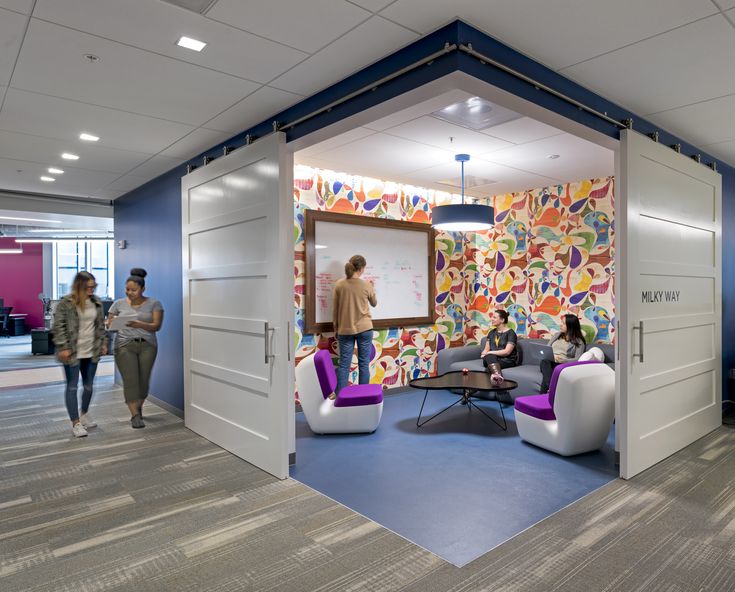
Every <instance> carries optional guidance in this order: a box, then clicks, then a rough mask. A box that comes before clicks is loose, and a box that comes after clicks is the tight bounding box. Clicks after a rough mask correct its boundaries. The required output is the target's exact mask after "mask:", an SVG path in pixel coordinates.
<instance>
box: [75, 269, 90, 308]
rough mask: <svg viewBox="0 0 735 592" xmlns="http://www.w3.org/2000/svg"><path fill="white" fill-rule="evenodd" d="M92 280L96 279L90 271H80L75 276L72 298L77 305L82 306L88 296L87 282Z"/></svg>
mask: <svg viewBox="0 0 735 592" xmlns="http://www.w3.org/2000/svg"><path fill="white" fill-rule="evenodd" d="M90 280H92V281H93V282H94V281H96V280H95V279H94V276H93V275H92V274H91V273H89V272H88V271H80V272H79V273H78V274H77V275H75V276H74V281H73V282H72V284H71V299H72V300H73V301H74V304H75V305H76V306H77V307H81V306H82V303H83V302H84V300H85V299H86V298H87V284H88V283H89V281H90Z"/></svg>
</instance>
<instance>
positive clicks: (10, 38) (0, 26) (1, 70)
mask: <svg viewBox="0 0 735 592" xmlns="http://www.w3.org/2000/svg"><path fill="white" fill-rule="evenodd" d="M27 22H28V17H26V16H23V15H22V14H18V13H17V12H11V11H9V10H3V9H2V8H0V85H6V84H8V82H10V75H11V74H12V73H13V66H14V65H15V59H16V58H17V57H18V51H20V44H21V43H22V42H23V32H24V31H25V28H26V23H27Z"/></svg>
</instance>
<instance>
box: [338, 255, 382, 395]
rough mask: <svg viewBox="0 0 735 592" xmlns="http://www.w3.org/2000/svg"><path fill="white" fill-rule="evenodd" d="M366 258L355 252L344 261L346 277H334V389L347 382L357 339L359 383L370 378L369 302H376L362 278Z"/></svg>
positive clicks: (370, 319)
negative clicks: (336, 347) (336, 361)
mask: <svg viewBox="0 0 735 592" xmlns="http://www.w3.org/2000/svg"><path fill="white" fill-rule="evenodd" d="M366 265H367V262H366V261H365V257H363V256H362V255H354V256H352V257H350V260H349V261H348V262H347V263H346V264H345V277H344V278H343V279H341V280H337V283H336V284H335V285H334V292H333V294H332V314H333V317H332V321H333V323H334V332H335V334H336V335H337V342H338V343H339V368H338V369H337V388H336V390H335V393H337V394H339V391H340V390H342V388H343V387H345V386H347V377H348V376H349V374H350V365H351V364H352V354H353V352H354V351H355V342H357V369H358V381H359V383H360V384H368V383H369V382H370V348H371V346H372V344H373V320H372V318H371V317H370V308H369V307H368V304H369V305H370V306H377V304H378V299H377V297H376V296H375V288H373V284H372V283H370V282H366V281H365V280H363V279H362V277H361V276H362V274H363V272H364V271H365V266H366Z"/></svg>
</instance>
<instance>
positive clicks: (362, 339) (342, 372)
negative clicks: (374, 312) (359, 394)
mask: <svg viewBox="0 0 735 592" xmlns="http://www.w3.org/2000/svg"><path fill="white" fill-rule="evenodd" d="M337 341H338V343H339V366H338V368H337V391H336V392H337V393H339V391H341V390H342V389H343V388H344V387H346V386H347V377H348V376H349V375H350V366H351V365H352V353H353V352H354V351H355V342H356V341H357V370H358V374H359V383H360V384H368V383H369V382H370V348H371V347H372V345H373V330H372V329H368V330H367V331H363V332H362V333H358V334H357V335H337Z"/></svg>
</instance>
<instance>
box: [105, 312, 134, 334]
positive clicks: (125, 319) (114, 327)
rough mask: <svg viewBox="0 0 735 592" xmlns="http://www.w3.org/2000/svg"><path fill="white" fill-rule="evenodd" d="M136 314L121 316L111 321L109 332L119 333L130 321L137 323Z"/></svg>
mask: <svg viewBox="0 0 735 592" xmlns="http://www.w3.org/2000/svg"><path fill="white" fill-rule="evenodd" d="M137 320H138V315H137V314H121V315H119V316H116V317H115V318H114V319H112V322H111V323H110V331H119V330H120V329H125V328H126V327H127V326H128V323H129V322H130V321H137Z"/></svg>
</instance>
